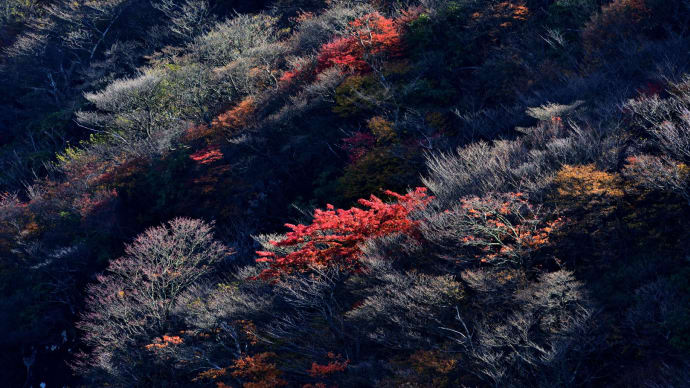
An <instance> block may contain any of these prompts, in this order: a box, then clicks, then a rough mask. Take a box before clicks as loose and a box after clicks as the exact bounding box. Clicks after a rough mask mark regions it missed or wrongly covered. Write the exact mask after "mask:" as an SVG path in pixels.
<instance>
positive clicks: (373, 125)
mask: <svg viewBox="0 0 690 388" xmlns="http://www.w3.org/2000/svg"><path fill="white" fill-rule="evenodd" d="M367 127H368V128H369V129H370V130H371V133H373V134H374V136H375V137H376V142H377V143H389V142H392V141H395V140H396V137H397V135H396V133H395V130H394V129H393V123H391V122H390V121H388V120H386V119H384V118H383V117H381V116H374V117H372V118H371V119H369V121H368V122H367Z"/></svg>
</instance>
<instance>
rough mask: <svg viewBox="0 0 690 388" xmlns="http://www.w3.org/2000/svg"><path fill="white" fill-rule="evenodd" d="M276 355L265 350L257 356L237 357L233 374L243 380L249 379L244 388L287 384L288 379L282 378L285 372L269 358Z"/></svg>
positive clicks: (262, 387)
mask: <svg viewBox="0 0 690 388" xmlns="http://www.w3.org/2000/svg"><path fill="white" fill-rule="evenodd" d="M274 357H276V354H275V353H270V352H264V353H259V354H257V355H255V356H244V357H242V358H240V359H237V360H236V361H235V363H234V364H233V366H232V368H233V369H235V370H234V371H233V372H232V375H233V376H234V377H236V378H239V379H242V380H249V381H247V382H245V383H244V384H243V385H242V386H243V387H244V388H274V387H283V386H285V385H287V384H288V383H287V381H285V380H283V379H282V378H281V376H282V374H283V372H282V371H280V370H279V369H278V368H277V367H276V365H275V364H272V363H269V362H268V359H270V358H274Z"/></svg>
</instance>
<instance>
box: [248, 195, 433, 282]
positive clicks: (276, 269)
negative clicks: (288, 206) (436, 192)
mask: <svg viewBox="0 0 690 388" xmlns="http://www.w3.org/2000/svg"><path fill="white" fill-rule="evenodd" d="M385 193H386V195H389V196H391V197H393V198H395V199H396V202H395V203H385V202H383V201H382V200H381V199H379V198H377V197H376V196H374V195H372V196H371V197H370V199H368V200H366V199H360V200H359V203H360V204H361V205H362V206H364V207H365V208H366V209H360V208H356V207H353V208H351V209H349V210H344V209H337V210H336V209H335V208H334V207H333V206H332V205H328V206H327V209H326V210H318V209H317V210H316V211H315V212H314V220H313V222H312V223H311V224H310V225H301V224H300V225H292V224H286V225H285V226H287V227H288V228H289V229H291V232H288V233H287V235H286V236H285V238H284V239H283V240H280V241H272V242H271V243H272V244H273V245H275V246H276V247H296V248H297V249H296V250H295V251H293V252H291V253H288V254H286V255H276V254H275V253H273V252H267V251H257V254H258V255H259V258H258V259H257V262H266V263H270V267H269V268H267V269H265V270H263V271H262V272H261V273H260V274H259V276H258V278H260V279H264V280H270V279H275V278H277V277H279V276H280V275H281V274H290V273H296V272H306V271H308V270H309V268H310V267H312V266H333V265H335V266H340V267H341V268H343V269H345V270H358V268H359V257H360V254H361V248H360V247H361V244H362V243H363V242H365V241H366V240H368V239H371V238H374V237H380V236H385V235H388V234H392V233H405V234H414V233H415V232H416V227H417V224H418V222H417V221H414V220H411V219H410V218H409V217H408V216H409V214H410V213H411V212H413V211H415V210H418V209H421V208H424V207H425V206H426V205H428V204H429V202H430V201H431V200H432V199H433V197H430V196H428V195H427V193H426V188H424V187H418V188H417V189H416V190H415V191H413V192H411V193H408V194H406V195H400V194H396V193H394V192H392V191H386V192H385Z"/></svg>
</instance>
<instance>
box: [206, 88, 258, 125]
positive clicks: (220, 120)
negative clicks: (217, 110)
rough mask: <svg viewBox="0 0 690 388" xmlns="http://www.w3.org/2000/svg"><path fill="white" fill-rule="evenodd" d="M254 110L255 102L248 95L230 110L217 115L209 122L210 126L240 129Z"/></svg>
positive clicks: (247, 121) (247, 122) (249, 118)
mask: <svg viewBox="0 0 690 388" xmlns="http://www.w3.org/2000/svg"><path fill="white" fill-rule="evenodd" d="M255 110H256V102H255V101H254V98H253V97H251V96H249V97H247V98H245V99H244V100H242V101H241V102H240V103H239V104H237V105H235V106H234V107H233V108H231V109H230V110H228V111H226V112H225V113H222V114H220V115H218V117H216V119H215V120H213V122H211V127H212V128H213V129H220V130H226V131H235V130H238V129H241V128H242V127H244V126H246V125H247V124H249V122H250V120H251V118H252V115H253V114H254V111H255Z"/></svg>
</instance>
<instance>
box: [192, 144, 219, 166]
mask: <svg viewBox="0 0 690 388" xmlns="http://www.w3.org/2000/svg"><path fill="white" fill-rule="evenodd" d="M189 158H190V159H192V160H193V161H195V162H197V163H199V164H210V163H213V162H215V161H218V160H221V159H223V153H222V152H221V151H220V148H218V146H208V147H205V148H203V149H201V150H199V151H197V152H195V153H193V154H191V155H190V156H189Z"/></svg>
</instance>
